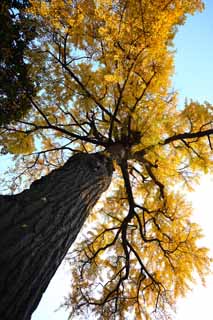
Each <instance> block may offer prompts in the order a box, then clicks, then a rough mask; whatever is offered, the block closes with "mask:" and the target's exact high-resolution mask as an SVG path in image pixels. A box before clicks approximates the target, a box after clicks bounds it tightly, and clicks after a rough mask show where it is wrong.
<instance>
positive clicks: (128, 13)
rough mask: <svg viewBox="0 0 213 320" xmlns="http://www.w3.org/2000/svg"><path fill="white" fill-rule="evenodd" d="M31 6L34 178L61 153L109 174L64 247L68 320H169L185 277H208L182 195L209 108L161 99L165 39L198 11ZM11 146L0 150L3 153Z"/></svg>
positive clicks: (170, 96) (202, 142)
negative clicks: (36, 144)
mask: <svg viewBox="0 0 213 320" xmlns="http://www.w3.org/2000/svg"><path fill="white" fill-rule="evenodd" d="M31 4H32V6H31V7H30V8H29V11H30V13H31V14H33V15H35V16H37V17H38V18H39V22H40V24H41V26H40V30H39V32H40V34H41V39H40V48H39V50H37V51H36V50H35V51H34V52H32V53H31V59H32V61H34V64H33V66H32V72H33V73H34V74H39V75H41V76H40V85H41V88H42V90H41V92H40V95H38V96H37V97H36V99H34V107H35V110H34V112H32V114H31V115H30V116H29V118H28V119H27V122H26V128H27V129H28V130H29V128H30V133H31V135H30V136H29V137H31V136H35V137H36V138H37V139H39V140H40V145H41V146H43V149H42V152H43V153H44V154H45V157H46V158H45V157H44V158H42V159H44V160H42V161H41V155H40V156H39V159H40V162H41V163H40V164H39V159H37V160H36V163H37V165H38V164H39V165H40V167H39V168H38V167H37V170H42V168H41V167H42V166H43V168H45V163H47V160H48V161H49V163H50V162H51V161H52V162H53V163H54V164H56V165H59V162H60V161H59V160H58V159H59V158H60V156H61V158H62V162H63V155H64V154H63V153H61V154H60V150H61V151H63V150H65V149H66V148H67V150H68V151H71V152H79V151H81V152H82V151H83V152H93V151H103V150H104V151H105V152H106V153H108V154H109V155H110V156H111V157H112V158H113V160H114V162H115V169H116V170H115V173H114V176H113V184H112V188H111V190H110V192H109V194H108V196H107V197H106V199H103V203H102V205H99V207H98V208H97V210H96V211H94V213H93V214H92V215H91V216H90V218H89V219H90V224H89V226H88V225H86V231H88V232H87V234H86V238H85V239H84V240H83V241H81V242H80V243H79V245H78V246H77V247H76V252H75V256H74V258H73V259H74V262H73V265H72V292H71V294H70V297H69V300H68V305H69V306H70V307H71V309H72V310H71V314H72V315H75V316H76V315H79V314H80V315H82V314H83V315H84V312H87V308H89V310H90V312H93V313H94V315H95V318H97V319H98V318H101V319H113V317H114V318H115V319H118V318H119V319H126V318H127V314H128V313H131V315H132V316H134V317H135V319H143V320H144V319H155V318H157V319H170V318H171V315H170V308H174V306H175V303H176V301H177V299H178V297H180V296H183V295H185V294H186V292H187V291H188V290H189V288H190V287H191V284H192V283H193V282H194V276H195V274H196V273H198V274H199V276H200V277H201V279H202V281H204V279H205V276H206V275H207V274H208V272H209V268H210V259H209V257H208V250H207V249H206V248H201V247H199V245H198V243H197V241H198V240H199V239H200V238H201V236H202V234H201V230H200V228H199V226H198V225H197V224H194V223H193V222H191V220H190V216H191V213H192V209H191V206H190V204H188V203H187V201H186V200H185V199H184V192H185V190H186V189H185V188H184V187H185V186H186V187H188V188H189V189H190V188H192V187H193V184H194V183H195V182H196V181H198V178H199V176H200V174H201V173H202V172H204V173H206V172H210V171H211V169H212V134H213V110H212V106H211V105H210V104H208V103H205V104H202V105H201V104H199V103H198V102H193V101H191V102H190V103H188V104H186V105H185V106H184V107H183V108H182V109H180V108H177V101H176V96H177V94H176V93H175V92H172V91H171V76H172V74H173V64H174V61H173V58H174V52H173V50H172V41H173V38H174V36H175V34H176V32H177V28H178V26H179V25H180V24H183V23H184V22H185V19H186V16H187V14H194V13H195V12H196V11H201V10H202V9H203V4H202V2H201V1H200V0H190V1H188V0H173V1H169V0H155V1H151V0H143V1H141V0H116V1H112V0H67V1H64V0H57V1H56V0H52V1H40V0H32V1H31ZM17 127H18V125H17ZM47 130H48V132H51V134H50V133H49V134H46V132H47ZM43 132H45V134H44V133H43ZM15 137H16V139H17V137H18V135H17V134H16V135H15ZM29 137H28V139H29ZM8 139H9V138H8ZM11 139H12V138H10V141H11ZM8 141H9V140H8ZM13 145H14V143H11V146H10V147H9V144H8V149H9V148H10V151H11V152H14V149H13ZM11 147H12V148H11ZM19 147H21V146H20V145H19V146H18V148H19ZM69 148H70V149H69ZM56 149H57V150H56ZM20 150H21V151H23V150H22V149H19V152H20ZM53 151H54V152H53ZM69 155H70V153H69ZM30 161H31V162H33V160H32V158H31V159H30V160H29V163H31V162H30ZM45 161H46V162H45ZM52 162H51V163H52ZM181 190H183V191H182V192H181ZM91 225H92V226H93V227H91Z"/></svg>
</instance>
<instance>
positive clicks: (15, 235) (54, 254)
mask: <svg viewBox="0 0 213 320" xmlns="http://www.w3.org/2000/svg"><path fill="white" fill-rule="evenodd" d="M112 171H113V167H112V162H111V160H110V159H108V158H106V157H105V156H103V155H101V154H98V153H97V154H90V155H88V154H78V155H75V156H73V157H72V158H70V159H69V160H68V162H67V163H66V164H65V165H64V166H63V167H61V168H59V169H57V170H54V171H52V172H51V173H50V174H49V175H48V176H46V177H43V178H41V179H40V180H38V181H35V182H34V183H33V184H32V185H31V187H30V189H28V190H25V191H23V192H22V193H20V194H18V195H15V196H0V247H1V254H0V319H1V320H14V319H16V320H29V319H30V318H31V315H32V313H33V311H34V310H35V308H36V307H37V305H38V303H39V301H40V299H41V297H42V294H43V292H44V291H45V289H46V287H47V286H48V284H49V282H50V280H51V278H52V277H53V275H54V273H55V271H56V270H57V268H58V266H59V265H60V263H61V261H62V260H63V258H64V256H65V255H66V253H67V251H68V249H69V247H70V246H71V244H72V243H73V241H74V240H75V238H76V237H77V235H78V233H79V231H80V229H81V227H82V225H83V223H84V221H85V219H86V217H87V215H88V213H89V211H90V210H91V208H92V207H93V206H94V205H95V203H96V202H97V200H98V198H99V197H100V196H101V194H102V193H103V192H104V191H105V190H106V189H107V188H108V186H109V184H110V181H111V176H112Z"/></svg>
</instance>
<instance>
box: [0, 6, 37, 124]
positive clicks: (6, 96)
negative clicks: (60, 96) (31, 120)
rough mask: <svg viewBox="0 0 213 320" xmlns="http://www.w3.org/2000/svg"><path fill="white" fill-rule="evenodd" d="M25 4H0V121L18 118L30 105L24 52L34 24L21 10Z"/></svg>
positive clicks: (32, 36) (31, 87) (27, 64)
mask: <svg viewBox="0 0 213 320" xmlns="http://www.w3.org/2000/svg"><path fill="white" fill-rule="evenodd" d="M27 6H29V2H28V1H12V0H10V1H9V0H6V1H5V0H2V1H1V4H0V30H1V31H0V43H1V47H0V82H1V88H0V124H2V123H8V122H10V121H12V120H16V119H20V118H21V116H22V115H23V114H25V113H26V111H27V110H28V109H29V108H30V106H31V104H30V101H29V99H28V98H27V95H28V94H29V95H32V93H33V92H34V90H35V84H34V83H33V80H32V79H31V77H30V75H29V69H30V66H29V63H27V60H26V57H27V56H26V52H25V51H26V49H28V48H29V47H30V43H31V41H32V39H33V38H34V37H35V26H34V24H33V22H32V20H31V19H30V18H29V17H27V16H26V15H25V14H24V9H25V8H26V7H27Z"/></svg>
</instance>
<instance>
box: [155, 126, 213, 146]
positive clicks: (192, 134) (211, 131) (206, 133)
mask: <svg viewBox="0 0 213 320" xmlns="http://www.w3.org/2000/svg"><path fill="white" fill-rule="evenodd" d="M211 134H213V129H208V130H204V131H197V132H185V133H180V134H175V135H174V136H171V137H169V138H166V139H165V140H164V141H163V142H160V143H159V144H160V145H165V144H168V143H171V142H173V141H178V140H184V139H193V138H202V137H205V136H209V135H211Z"/></svg>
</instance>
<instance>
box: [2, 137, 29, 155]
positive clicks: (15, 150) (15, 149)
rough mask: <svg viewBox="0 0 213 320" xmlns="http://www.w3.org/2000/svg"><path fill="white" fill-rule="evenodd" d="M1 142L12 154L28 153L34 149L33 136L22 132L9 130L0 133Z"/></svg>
mask: <svg viewBox="0 0 213 320" xmlns="http://www.w3.org/2000/svg"><path fill="white" fill-rule="evenodd" d="M1 138H2V143H3V145H4V147H5V148H6V149H7V151H8V152H10V153H12V154H29V153H32V152H33V151H34V149H35V145H34V138H33V136H32V135H29V134H26V133H24V132H11V133H6V135H5V134H2V135H1Z"/></svg>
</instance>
